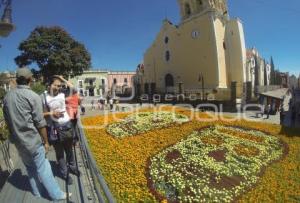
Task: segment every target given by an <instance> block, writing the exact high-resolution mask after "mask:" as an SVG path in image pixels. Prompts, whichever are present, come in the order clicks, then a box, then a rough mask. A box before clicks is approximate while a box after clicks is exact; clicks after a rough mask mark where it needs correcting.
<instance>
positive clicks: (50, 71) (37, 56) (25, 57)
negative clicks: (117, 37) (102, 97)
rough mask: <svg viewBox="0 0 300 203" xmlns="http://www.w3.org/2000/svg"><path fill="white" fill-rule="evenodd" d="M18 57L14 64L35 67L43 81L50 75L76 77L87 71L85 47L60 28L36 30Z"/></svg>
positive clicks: (21, 45)
mask: <svg viewBox="0 0 300 203" xmlns="http://www.w3.org/2000/svg"><path fill="white" fill-rule="evenodd" d="M19 50H20V51H21V54H20V55H19V56H17V57H16V58H15V61H16V63H17V64H18V65H19V66H20V67H21V66H26V65H29V64H32V63H36V64H37V65H38V67H39V68H40V70H39V71H40V74H41V75H42V76H43V78H44V81H46V80H47V79H48V78H49V77H51V76H52V75H63V76H64V77H67V76H69V75H70V76H71V77H74V76H76V75H80V74H82V73H83V71H84V70H88V69H89V68H90V67H91V57H90V54H89V52H88V51H87V50H86V48H85V46H84V45H83V44H81V43H79V42H77V41H75V40H74V39H73V38H72V37H71V36H70V35H69V34H68V33H67V32H66V31H65V30H64V29H63V28H61V27H57V26H55V27H37V28H35V29H34V30H33V31H32V32H31V34H30V36H29V37H28V38H27V39H26V40H25V41H23V42H21V44H20V45H19Z"/></svg>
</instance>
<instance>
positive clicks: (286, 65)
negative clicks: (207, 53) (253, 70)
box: [0, 0, 300, 75]
mask: <svg viewBox="0 0 300 203" xmlns="http://www.w3.org/2000/svg"><path fill="white" fill-rule="evenodd" d="M228 2H229V14H230V16H231V17H238V18H240V19H241V20H242V22H243V25H244V32H245V38H246V45H247V47H256V48H257V49H258V50H259V53H260V54H261V55H262V56H263V57H265V58H266V59H267V60H269V59H270V57H271V56H273V59H274V62H275V66H276V68H279V69H280V70H281V71H289V72H291V73H296V74H297V75H299V72H300V37H299V36H300V26H299V20H300V1H299V0H289V1H287V2H288V4H284V1H282V0H251V1H248V0H228ZM2 9H3V8H2ZM1 14H2V11H1ZM166 17H167V18H168V19H169V20H171V21H172V22H173V23H175V24H178V22H179V21H180V17H179V7H178V4H177V0H151V1H146V0H126V1H122V0H109V1H103V0H81V1H79V0H13V21H14V23H15V25H16V27H17V29H16V30H15V32H13V33H12V34H11V35H10V36H9V37H7V38H0V44H1V46H2V47H1V48H0V71H1V70H5V69H8V70H14V69H15V68H16V65H15V63H14V60H13V59H14V58H15V57H16V56H17V55H18V54H19V51H18V49H17V47H18V44H19V43H20V42H21V41H22V40H24V39H26V38H27V37H28V36H29V34H30V32H31V31H32V30H33V29H34V28H35V27H36V26H39V25H46V26H51V25H59V26H62V27H64V28H65V29H66V30H67V31H68V32H69V33H70V34H71V35H72V36H73V37H74V38H75V39H76V40H78V41H80V42H82V43H84V44H85V46H86V48H87V49H88V51H89V52H90V53H91V55H92V66H93V67H94V68H102V69H103V68H107V69H112V70H135V68H136V66H137V64H138V63H139V62H140V61H142V59H143V54H144V52H145V50H146V49H147V48H148V47H149V46H150V45H151V43H152V42H153V40H154V39H155V37H156V34H157V33H158V32H159V30H160V28H161V25H162V20H163V19H164V18H166Z"/></svg>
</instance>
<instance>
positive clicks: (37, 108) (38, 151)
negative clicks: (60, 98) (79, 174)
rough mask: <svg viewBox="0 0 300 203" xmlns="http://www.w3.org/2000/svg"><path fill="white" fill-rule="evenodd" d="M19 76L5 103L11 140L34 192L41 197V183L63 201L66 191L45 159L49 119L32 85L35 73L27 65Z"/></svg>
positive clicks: (50, 193)
mask: <svg viewBox="0 0 300 203" xmlns="http://www.w3.org/2000/svg"><path fill="white" fill-rule="evenodd" d="M16 77H17V87H16V88H15V89H13V90H11V91H10V92H8V93H7V95H6V96H5V98H4V102H3V103H4V105H3V112H4V118H5V121H6V123H7V126H8V128H9V131H10V136H9V139H10V141H11V142H12V143H14V144H15V145H16V148H17V150H18V152H19V155H20V157H21V159H22V161H23V163H24V165H25V167H26V170H27V173H28V178H29V182H30V185H31V188H32V193H33V195H35V196H37V197H40V196H41V194H40V191H39V188H38V185H39V184H38V182H41V183H42V185H43V186H44V187H45V189H46V190H47V192H48V194H49V196H50V197H51V198H52V199H53V200H55V201H57V200H64V199H66V193H64V192H63V191H62V190H61V189H60V188H59V185H58V184H57V182H56V180H55V178H54V176H53V173H52V170H51V166H50V163H49V161H48V160H47V159H46V153H47V152H48V149H49V143H48V138H47V132H46V121H45V119H44V116H43V108H42V103H41V99H40V97H39V96H38V95H37V94H36V93H34V92H33V91H32V90H30V87H29V85H30V83H31V81H32V73H31V71H30V70H29V69H28V68H19V69H18V70H17V74H16ZM43 142H44V146H43ZM69 196H70V194H69Z"/></svg>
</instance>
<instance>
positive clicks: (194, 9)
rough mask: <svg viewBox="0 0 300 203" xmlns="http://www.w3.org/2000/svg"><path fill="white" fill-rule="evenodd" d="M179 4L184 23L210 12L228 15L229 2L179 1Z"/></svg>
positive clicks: (217, 0)
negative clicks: (193, 17) (200, 14)
mask: <svg viewBox="0 0 300 203" xmlns="http://www.w3.org/2000/svg"><path fill="white" fill-rule="evenodd" d="M178 3H179V6H180V14H181V20H182V21H183V20H186V19H188V18H190V17H192V16H194V15H197V14H199V13H202V12H204V11H208V10H213V11H216V12H218V13H220V14H222V15H226V14H227V0H178Z"/></svg>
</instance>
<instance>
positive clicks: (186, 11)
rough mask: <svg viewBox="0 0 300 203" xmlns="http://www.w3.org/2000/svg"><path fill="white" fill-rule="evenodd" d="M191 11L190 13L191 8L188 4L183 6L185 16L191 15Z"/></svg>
mask: <svg viewBox="0 0 300 203" xmlns="http://www.w3.org/2000/svg"><path fill="white" fill-rule="evenodd" d="M191 13H192V11H191V6H190V4H185V14H186V15H187V16H189V15H191Z"/></svg>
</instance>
